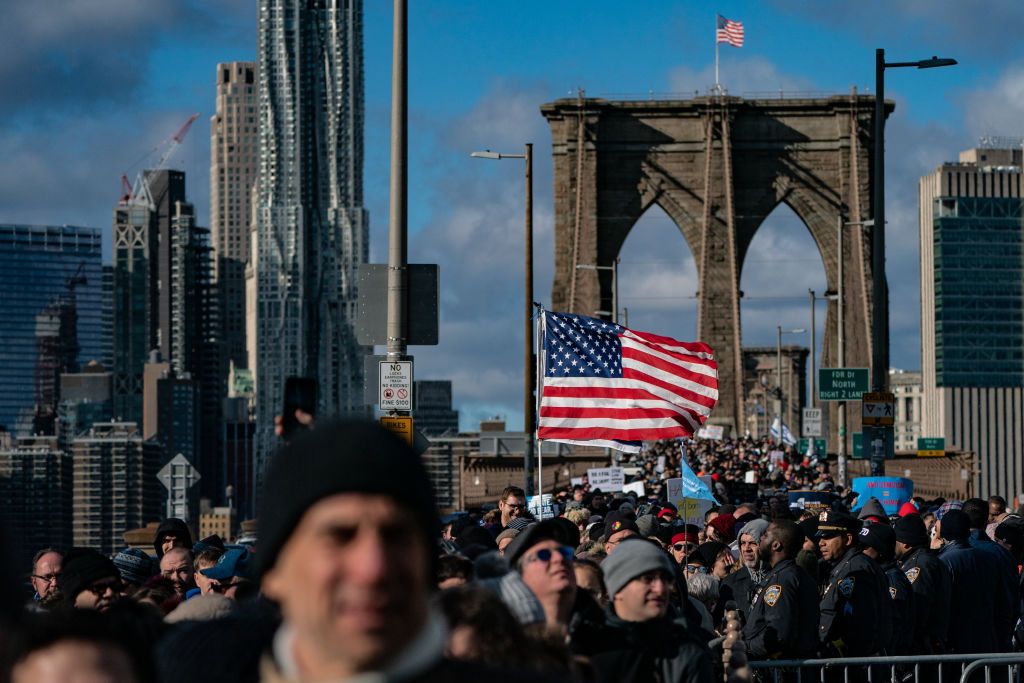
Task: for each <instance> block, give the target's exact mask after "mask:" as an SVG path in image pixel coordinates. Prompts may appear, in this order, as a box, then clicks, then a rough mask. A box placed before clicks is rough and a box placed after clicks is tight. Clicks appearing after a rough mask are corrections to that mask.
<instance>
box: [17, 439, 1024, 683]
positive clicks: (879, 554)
mask: <svg viewBox="0 0 1024 683" xmlns="http://www.w3.org/2000/svg"><path fill="white" fill-rule="evenodd" d="M778 453H781V457H779V455H777V454H778ZM683 458H686V465H687V466H688V467H690V468H692V469H693V470H694V472H696V473H697V474H698V475H701V476H707V477H710V481H711V482H712V483H713V485H714V491H715V497H716V498H717V503H716V504H715V505H714V506H713V507H712V508H711V509H710V510H709V511H708V512H707V513H706V514H704V515H703V516H702V518H701V519H699V520H694V519H684V518H683V517H682V516H681V511H680V510H678V509H677V508H676V507H675V506H674V505H673V504H672V503H671V502H670V501H668V500H667V499H666V492H665V490H664V488H665V487H664V482H665V480H666V479H669V478H672V477H674V476H680V475H681V474H682V469H683V461H682V459H683ZM628 464H629V465H630V466H632V467H635V468H636V470H635V471H636V474H635V475H633V478H634V479H635V480H636V481H640V482H643V483H644V484H645V486H644V491H645V493H644V494H643V495H638V494H637V493H623V492H621V491H601V490H598V489H591V487H590V486H589V485H588V484H587V483H586V482H584V483H583V484H577V485H575V486H573V487H572V488H571V489H566V490H563V491H559V492H557V495H556V497H555V498H556V500H557V501H558V503H557V504H556V505H555V506H553V507H552V508H544V509H541V508H532V509H531V507H530V501H529V500H528V499H527V496H526V495H525V493H524V491H523V490H522V489H521V488H518V487H516V486H508V487H507V488H505V490H504V491H503V492H502V493H501V495H500V497H499V498H498V499H497V500H496V501H494V504H493V505H489V506H486V507H485V508H482V509H479V510H470V511H464V512H462V513H461V514H457V515H452V516H449V517H447V518H445V519H444V520H443V523H442V519H441V518H440V517H439V515H438V510H437V507H436V504H435V500H434V497H433V494H432V491H431V485H430V481H429V478H428V476H427V473H426V471H425V469H424V467H423V465H422V463H421V461H420V459H419V458H418V457H417V456H416V455H415V454H414V453H413V452H412V451H411V450H410V449H409V447H408V446H407V445H406V444H405V443H404V442H403V441H401V440H399V439H397V438H396V437H394V436H393V435H392V434H390V433H389V432H387V431H385V430H383V429H382V428H381V427H379V426H378V425H376V424H374V423H368V422H358V421H338V422H325V423H323V424H320V425H317V426H316V427H315V428H314V429H311V430H308V431H306V432H304V433H303V434H302V435H300V436H299V437H297V438H296V439H294V440H293V441H292V442H291V443H289V444H286V445H285V446H284V447H283V448H282V449H281V451H280V452H279V453H278V454H277V455H276V456H275V457H274V459H273V461H272V463H271V466H270V469H269V471H268V473H267V476H266V478H265V482H266V483H265V489H264V491H263V494H262V496H261V509H260V515H259V520H258V522H259V531H258V535H257V542H256V544H255V546H254V547H242V546H235V545H231V544H225V543H224V542H223V540H222V539H220V538H217V537H208V538H203V539H201V540H198V541H194V540H193V537H192V534H191V531H190V529H189V528H188V526H187V525H186V524H185V523H183V522H182V521H180V520H175V519H168V520H166V521H165V522H164V523H163V524H161V525H160V527H159V529H158V531H157V533H156V536H155V538H154V542H153V548H152V552H148V551H147V550H148V549H147V550H141V549H132V548H126V549H124V550H122V551H121V552H118V553H116V554H115V555H113V557H108V556H106V555H104V554H102V553H100V552H98V551H96V550H92V549H88V548H72V549H67V550H64V549H51V548H45V549H40V552H39V553H38V554H37V555H36V557H35V558H34V561H33V564H32V566H31V567H30V568H25V569H26V572H25V580H24V581H19V580H17V579H16V578H14V577H7V579H6V580H5V585H6V586H7V588H9V589H11V590H7V591H5V592H4V594H3V597H2V600H0V608H2V609H0V619H2V626H0V648H2V651H3V667H4V669H3V670H4V674H5V677H6V679H7V680H9V681H12V682H14V683H27V682H30V681H31V682H42V683H46V682H49V681H71V680H81V681H125V682H135V681H139V682H143V681H162V682H165V683H166V682H170V681H174V682H177V681H189V682H190V683H202V682H203V681H216V682H217V683H232V682H234V681H239V682H242V681H245V682H252V681H262V682H267V683H269V682H285V681H287V682H293V683H297V682H307V681H308V682H311V683H312V682H314V681H345V680H352V681H483V680H487V681H494V682H500V681H513V680H515V681H521V680H524V679H525V680H538V681H547V680H551V681H580V682H590V681H593V682H604V681H616V682H618V681H686V682H696V681H701V682H704V681H712V680H723V676H724V675H726V674H729V675H732V676H738V675H742V673H741V672H739V671H727V670H726V668H727V665H726V664H723V656H722V651H723V647H725V648H729V647H732V648H736V647H740V648H741V649H742V652H743V654H745V656H746V658H747V659H749V660H770V659H776V660H792V659H806V658H813V657H858V656H888V655H931V654H972V653H989V652H1006V651H1011V650H1013V649H1016V648H1017V647H1018V645H1020V644H1021V643H1022V642H1024V631H1022V628H1021V626H1020V623H1019V621H1020V616H1021V599H1022V589H1021V573H1020V564H1021V561H1022V559H1024V518H1022V517H1021V516H1019V515H1017V514H1016V513H1014V512H1011V511H1009V510H1008V509H1007V504H1006V501H1005V500H1003V499H1001V498H999V497H993V498H991V499H989V500H987V501H986V500H981V499H969V500H966V501H925V500H922V499H919V498H918V499H914V500H911V501H909V502H907V503H906V504H904V505H903V507H902V508H901V509H900V510H899V514H898V515H892V516H890V515H888V514H886V512H885V510H884V508H883V506H882V505H881V504H880V503H879V501H877V500H875V499H873V498H872V499H868V500H866V501H865V500H856V499H853V498H852V497H851V494H850V493H849V492H846V491H841V490H837V491H835V493H836V495H834V496H833V497H832V500H831V501H830V502H828V503H823V502H821V501H817V502H816V503H815V505H814V506H813V507H812V506H811V505H809V504H808V505H806V506H804V507H800V506H799V505H795V504H794V505H791V504H790V503H789V502H788V499H787V498H785V497H784V496H780V495H778V494H777V491H778V490H785V489H787V488H801V489H804V488H813V489H817V490H819V491H826V490H834V487H833V486H832V482H831V479H830V475H829V472H828V467H827V465H825V464H824V463H819V462H815V461H813V460H808V459H806V458H804V457H803V456H800V455H799V454H796V453H794V452H792V451H791V450H788V449H781V451H780V450H779V449H776V448H775V447H774V446H773V445H772V444H771V443H770V442H767V441H753V440H749V439H743V440H738V441H723V442H708V441H689V442H686V443H683V444H680V443H679V442H659V443H656V444H653V445H651V447H649V448H648V449H647V450H646V451H644V452H643V453H640V454H637V455H636V456H634V457H633V458H632V460H631V461H629V462H628ZM750 471H754V473H755V474H754V475H753V476H751V475H748V474H747V473H748V472H750ZM751 479H754V480H755V481H756V482H760V484H759V485H756V486H754V487H753V488H751V486H750V483H751ZM23 585H24V586H28V587H30V590H29V591H28V592H29V593H30V594H29V595H24V596H21V597H18V595H17V594H16V591H15V590H13V589H14V588H17V587H19V586H23ZM735 615H738V616H739V622H738V623H739V626H738V627H737V626H736V623H737V622H736V621H735V620H734V619H732V618H731V617H734V616H735ZM737 628H738V629H739V630H740V633H741V635H742V638H741V639H740V640H739V641H737V640H736V638H735V635H736V633H735V631H736V629H737ZM730 629H731V631H730ZM737 642H738V643H739V645H737V644H736V643H737Z"/></svg>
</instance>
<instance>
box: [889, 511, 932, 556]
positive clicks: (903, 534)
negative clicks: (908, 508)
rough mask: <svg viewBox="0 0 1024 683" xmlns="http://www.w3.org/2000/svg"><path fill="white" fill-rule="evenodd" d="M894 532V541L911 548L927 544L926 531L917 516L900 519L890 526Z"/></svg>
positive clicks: (922, 522)
mask: <svg viewBox="0 0 1024 683" xmlns="http://www.w3.org/2000/svg"><path fill="white" fill-rule="evenodd" d="M892 526H893V530H894V531H895V532H896V540H897V541H899V542H900V543H905V544H907V545H909V546H911V547H913V548H916V547H917V546H921V545H925V544H926V543H928V530H927V529H925V526H924V521H923V520H922V519H921V517H920V516H919V515H906V516H905V517H900V518H899V519H897V520H896V522H895V523H894V524H893V525H892Z"/></svg>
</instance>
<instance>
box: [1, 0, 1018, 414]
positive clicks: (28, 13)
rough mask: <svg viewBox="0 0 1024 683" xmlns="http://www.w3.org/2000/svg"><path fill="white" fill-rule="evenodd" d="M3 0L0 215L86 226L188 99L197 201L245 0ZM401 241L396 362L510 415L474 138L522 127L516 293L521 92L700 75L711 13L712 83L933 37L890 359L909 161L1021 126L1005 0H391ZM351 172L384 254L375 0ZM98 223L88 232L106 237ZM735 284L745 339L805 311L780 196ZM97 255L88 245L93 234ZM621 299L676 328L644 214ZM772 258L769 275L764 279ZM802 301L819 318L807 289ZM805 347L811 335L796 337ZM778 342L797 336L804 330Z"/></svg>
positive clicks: (923, 45) (668, 270)
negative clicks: (401, 45) (404, 361)
mask: <svg viewBox="0 0 1024 683" xmlns="http://www.w3.org/2000/svg"><path fill="white" fill-rule="evenodd" d="M48 2H53V0H47V2H42V3H40V2H38V0H8V1H7V2H5V12H6V15H5V16H6V19H8V20H7V21H5V22H4V23H3V26H2V27H0V40H2V41H3V43H4V44H5V46H6V48H5V50H4V51H3V54H2V55H0V92H4V93H5V97H4V99H3V101H2V102H0V131H2V134H0V221H10V222H26V223H73V224H82V225H92V226H100V227H102V228H103V229H104V230H106V231H107V233H108V235H109V230H110V217H111V210H112V208H113V205H114V203H115V201H116V198H117V192H118V179H119V177H120V175H121V173H123V172H125V171H128V172H130V173H134V172H136V171H137V170H139V166H137V165H136V166H133V164H137V163H138V160H139V159H140V158H142V157H144V156H145V155H146V153H147V152H148V151H149V150H151V149H152V148H153V147H154V146H155V145H156V144H157V143H159V142H160V141H161V140H164V139H166V138H167V137H169V136H170V135H171V134H172V133H173V132H174V131H175V129H176V128H177V127H178V126H179V125H180V124H181V123H182V122H183V121H184V120H185V119H186V118H187V117H188V116H189V115H190V114H191V113H193V112H200V113H201V115H202V116H201V118H200V119H199V121H197V123H196V125H195V126H194V127H193V129H192V131H191V133H190V135H189V138H188V139H187V140H186V142H185V144H184V145H182V148H181V149H180V150H179V152H178V154H177V156H176V158H175V161H174V165H175V166H178V167H180V168H182V169H183V170H185V171H186V172H187V174H188V185H189V193H190V195H191V199H192V200H193V201H194V203H195V204H196V206H197V209H198V212H199V216H200V220H201V221H204V222H205V221H207V220H208V216H209V212H208V206H209V197H208V194H209V190H208V178H209V116H210V115H211V114H212V111H213V106H214V101H213V99H214V98H213V96H214V74H215V67H216V64H217V62H220V61H231V60H242V59H254V58H255V49H256V35H255V27H256V21H255V17H256V3H255V2H254V1H252V0H207V1H205V2H203V1H201V0H161V2H159V3H153V2H152V1H151V0H76V1H75V2H69V3H55V4H56V6H57V7H59V9H56V10H55V11H40V8H41V7H42V6H45V5H46V4H48ZM410 4H411V7H410V12H409V26H410V80H409V82H410V91H409V97H410V108H411V109H410V117H409V124H410V129H409V138H410V174H409V188H410V195H409V200H410V226H409V227H410V231H411V233H412V238H411V242H410V245H411V258H412V260H414V261H420V262H436V263H440V264H441V267H442V275H441V280H442V330H441V345H440V346H439V347H436V348H417V349H414V350H413V351H414V353H415V356H416V361H417V363H416V375H417V377H418V378H421V379H426V378H450V379H452V380H453V381H454V382H455V397H456V403H457V407H459V408H460V409H461V410H462V412H463V427H465V428H469V427H472V426H473V425H474V424H475V423H476V421H478V420H479V419H480V418H481V417H484V416H490V415H500V416H504V417H506V418H507V419H508V421H509V423H510V426H516V425H517V424H519V423H520V422H521V417H522V416H521V413H520V410H519V406H520V404H521V399H520V398H519V396H520V394H519V392H520V390H521V389H520V387H521V367H520V363H521V361H520V358H521V354H520V349H521V344H522V338H521V333H520V328H521V325H520V324H519V315H520V310H521V299H520V298H519V297H520V296H521V295H520V294H519V292H520V282H521V273H522V270H521V269H522V257H521V254H522V246H521V244H520V241H519V236H520V233H521V226H522V179H521V167H520V166H519V165H518V164H516V163H514V162H500V163H497V162H488V161H480V160H471V159H470V158H469V156H468V154H469V152H470V151H471V150H473V149H481V148H491V149H495V150H503V151H518V150H519V149H520V148H521V146H522V144H523V143H524V142H533V143H534V144H535V153H536V157H537V162H536V163H537V166H536V178H535V188H536V194H537V197H536V230H537V245H536V250H537V251H536V253H537V273H536V291H537V295H538V297H540V298H542V299H544V300H547V299H548V298H549V296H550V283H551V279H552V261H553V259H552V218H551V187H552V185H551V164H550V156H549V152H550V136H549V134H548V131H547V127H546V124H545V122H544V120H543V118H542V117H541V116H540V114H539V111H538V108H539V106H540V105H541V104H542V103H544V102H547V101H550V100H552V99H556V98H559V97H564V96H567V95H569V94H570V93H574V92H575V89H576V88H577V87H582V88H584V89H585V90H586V93H587V95H590V96H606V97H607V96H622V95H635V96H639V97H643V96H645V94H646V93H648V92H650V91H654V92H659V93H665V92H678V93H692V92H693V91H695V90H698V91H704V90H705V89H706V88H707V86H708V85H710V84H711V82H712V80H713V76H712V74H713V55H714V43H713V29H714V17H715V12H716V11H717V12H720V13H721V14H723V15H725V16H727V17H729V18H731V19H734V20H739V21H742V22H743V23H744V24H745V27H746V45H745V46H744V47H743V48H742V49H735V48H730V47H725V46H723V47H722V50H721V73H722V82H723V85H724V86H725V87H727V88H728V89H729V91H730V92H731V93H732V94H738V95H743V94H744V93H746V92H754V91H775V90H779V89H780V88H781V89H784V90H789V91H793V90H799V91H821V92H832V93H846V92H849V89H850V87H851V86H854V85H855V86H857V87H858V88H859V89H860V90H861V91H862V92H870V89H871V88H872V86H873V83H872V81H873V78H874V73H873V60H874V49H875V48H876V47H885V48H887V52H888V55H889V57H890V58H891V59H893V60H913V59H920V58H923V57H928V56H931V55H933V54H939V55H942V56H952V57H955V58H957V59H958V60H959V61H960V65H959V66H957V67H954V68H951V69H939V70H931V71H922V72H918V71H914V70H900V71H894V72H890V73H889V76H888V79H887V92H886V94H887V96H888V97H889V98H891V99H894V100H895V101H896V104H897V107H896V111H895V113H894V114H893V116H892V117H891V118H890V120H889V128H888V156H887V158H888V164H887V173H888V175H887V193H888V202H887V209H888V214H889V216H888V218H889V225H890V228H889V233H888V243H889V248H890V252H889V256H888V259H889V260H888V272H889V277H890V283H891V284H890V287H891V290H892V292H893V298H892V315H893V320H892V332H893V340H892V360H893V364H894V365H897V366H900V367H904V368H918V367H919V366H920V358H919V355H920V346H919V334H918V329H919V320H918V316H919V305H918V278H919V274H918V268H917V258H918V256H917V254H918V248H917V223H916V220H917V205H916V182H917V178H918V177H919V176H921V175H922V174H924V173H927V172H928V171H929V170H931V169H934V167H935V166H937V165H938V164H939V163H941V162H942V161H944V160H948V159H955V158H956V154H957V153H958V152H959V151H960V150H961V149H963V148H966V147H969V146H971V145H973V144H974V143H975V141H976V140H977V138H978V136H980V135H983V134H1000V135H1019V134H1022V133H1024V130H1022V128H1024V126H1022V124H1021V122H1022V121H1024V53H1022V51H1021V48H1020V47H1019V45H1020V42H1019V39H1018V36H1017V33H1018V32H1019V27H1020V26H1022V25H1024V4H1022V3H1019V2H1015V1H1013V0H1005V1H993V2H987V3H985V4H984V9H985V11H984V12H981V11H979V10H978V7H979V5H977V4H974V3H963V2H954V1H952V0H949V1H936V2H925V1H924V0H891V1H889V2H882V1H881V0H870V1H867V2H857V3H852V2H849V3H847V2H828V1H821V2H814V3H809V2H800V1H798V0H770V1H766V2H722V3H719V4H718V5H713V4H709V3H705V2H667V1H660V0H649V1H647V2H638V3H621V2H610V1H605V0H590V1H585V0H565V1H563V2H555V3H552V2H537V1H535V0H517V1H516V2H505V3H498V2H490V1H480V0H478V1H477V2H470V1H467V0H462V1H461V2H455V1H451V0H431V1H429V2H426V1H423V0H420V1H415V0H414V1H413V2H411V3H410ZM364 15H365V38H364V40H365V64H366V131H365V141H366V167H365V178H364V185H365V192H366V201H367V208H368V209H369V211H370V220H371V235H372V247H371V249H372V253H373V255H374V258H375V259H376V260H381V259H382V258H383V256H384V254H385V239H386V226H387V196H388V175H389V170H388V159H389V151H388V135H389V107H390V67H391V64H390V58H391V44H390V40H391V3H390V2H387V1H386V0H367V1H366V2H365V5H364ZM108 242H109V240H108ZM751 253H752V254H757V255H758V257H757V258H754V256H751V258H750V259H749V260H748V262H747V264H745V267H744V271H743V277H742V288H743V289H744V290H746V291H755V290H756V291H759V292H762V293H763V294H764V295H765V296H771V297H773V299H772V300H771V301H761V302H753V301H751V302H748V304H747V305H746V306H745V307H744V309H743V336H744V340H743V341H744V344H745V345H770V344H774V336H775V326H776V325H777V324H782V325H785V326H787V327H806V326H807V317H808V311H807V303H806V296H807V294H806V292H807V289H808V288H814V289H817V290H819V291H821V290H823V289H824V288H825V283H824V271H823V268H822V266H821V263H820V258H819V256H818V254H817V252H816V249H815V247H814V243H813V241H812V240H811V238H810V236H809V233H808V232H807V230H806V228H804V227H803V225H802V224H801V223H800V221H799V220H798V219H797V218H796V217H795V216H794V215H793V214H792V213H791V212H789V211H788V209H786V208H784V207H783V208H780V209H779V210H777V211H776V213H774V214H773V215H772V216H771V217H770V218H769V219H768V221H766V224H765V226H764V227H763V228H762V230H761V231H760V232H759V233H758V236H757V238H756V239H755V243H754V245H753V246H752V249H751ZM108 254H109V246H108ZM622 260H623V263H622V271H621V273H622V285H621V294H622V297H621V298H622V305H624V306H627V307H629V309H630V323H631V325H632V326H634V327H637V328H639V329H648V330H651V331H655V332H659V333H664V334H671V335H675V336H679V337H681V338H692V337H693V335H694V334H695V324H694V314H695V303H694V300H693V299H692V295H693V293H694V291H695V289H696V287H695V275H696V274H695V270H694V267H693V261H692V256H691V255H690V254H689V251H688V249H687V247H686V244H685V242H684V241H683V239H682V237H681V235H680V234H679V232H678V230H677V229H676V228H675V227H674V226H673V225H672V224H671V222H670V221H668V219H667V218H666V217H665V216H664V215H663V214H660V212H659V211H658V210H657V209H655V210H652V211H651V212H649V213H648V214H647V215H645V216H644V217H643V218H642V219H641V221H640V222H639V223H638V224H637V226H636V227H635V229H634V231H633V234H631V236H630V238H629V239H628V240H627V242H626V245H625V247H624V250H623V254H622ZM783 275H784V277H783ZM819 312H820V313H821V315H819V316H818V318H819V320H818V322H819V325H820V324H821V323H822V322H823V318H824V315H823V313H824V308H821V309H820V311H819ZM818 339H819V343H820V339H821V336H820V334H819V337H818ZM792 341H795V342H799V343H807V339H806V337H805V338H803V339H798V338H793V339H792Z"/></svg>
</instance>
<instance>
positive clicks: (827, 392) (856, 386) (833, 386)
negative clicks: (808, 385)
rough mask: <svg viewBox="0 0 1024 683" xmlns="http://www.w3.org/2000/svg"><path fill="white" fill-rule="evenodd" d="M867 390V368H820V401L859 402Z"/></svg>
mask: <svg viewBox="0 0 1024 683" xmlns="http://www.w3.org/2000/svg"><path fill="white" fill-rule="evenodd" d="M867 390H868V369H867V368H818V400H819V401H859V400H860V397H861V394H863V393H864V392H865V391H867Z"/></svg>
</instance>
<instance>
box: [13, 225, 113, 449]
mask: <svg viewBox="0 0 1024 683" xmlns="http://www.w3.org/2000/svg"><path fill="white" fill-rule="evenodd" d="M101 258H102V242H101V234H100V231H99V230H98V229H95V228H80V227H74V226H68V225H64V226H40V225H10V224H0V292H3V296H2V297H0V320H2V321H3V340H2V343H0V347H2V350H0V425H3V426H5V427H6V428H7V429H9V430H11V431H12V432H14V433H15V434H18V435H22V436H28V435H31V434H36V433H40V432H45V433H49V434H53V432H54V427H55V419H56V410H57V404H58V403H59V401H60V395H59V394H60V392H59V388H60V375H61V373H63V372H77V371H78V368H79V366H80V365H82V364H84V363H86V362H88V361H90V360H98V359H100V358H102V356H103V332H102V323H101V321H102V282H101V281H102V267H103V266H102V261H101Z"/></svg>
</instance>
